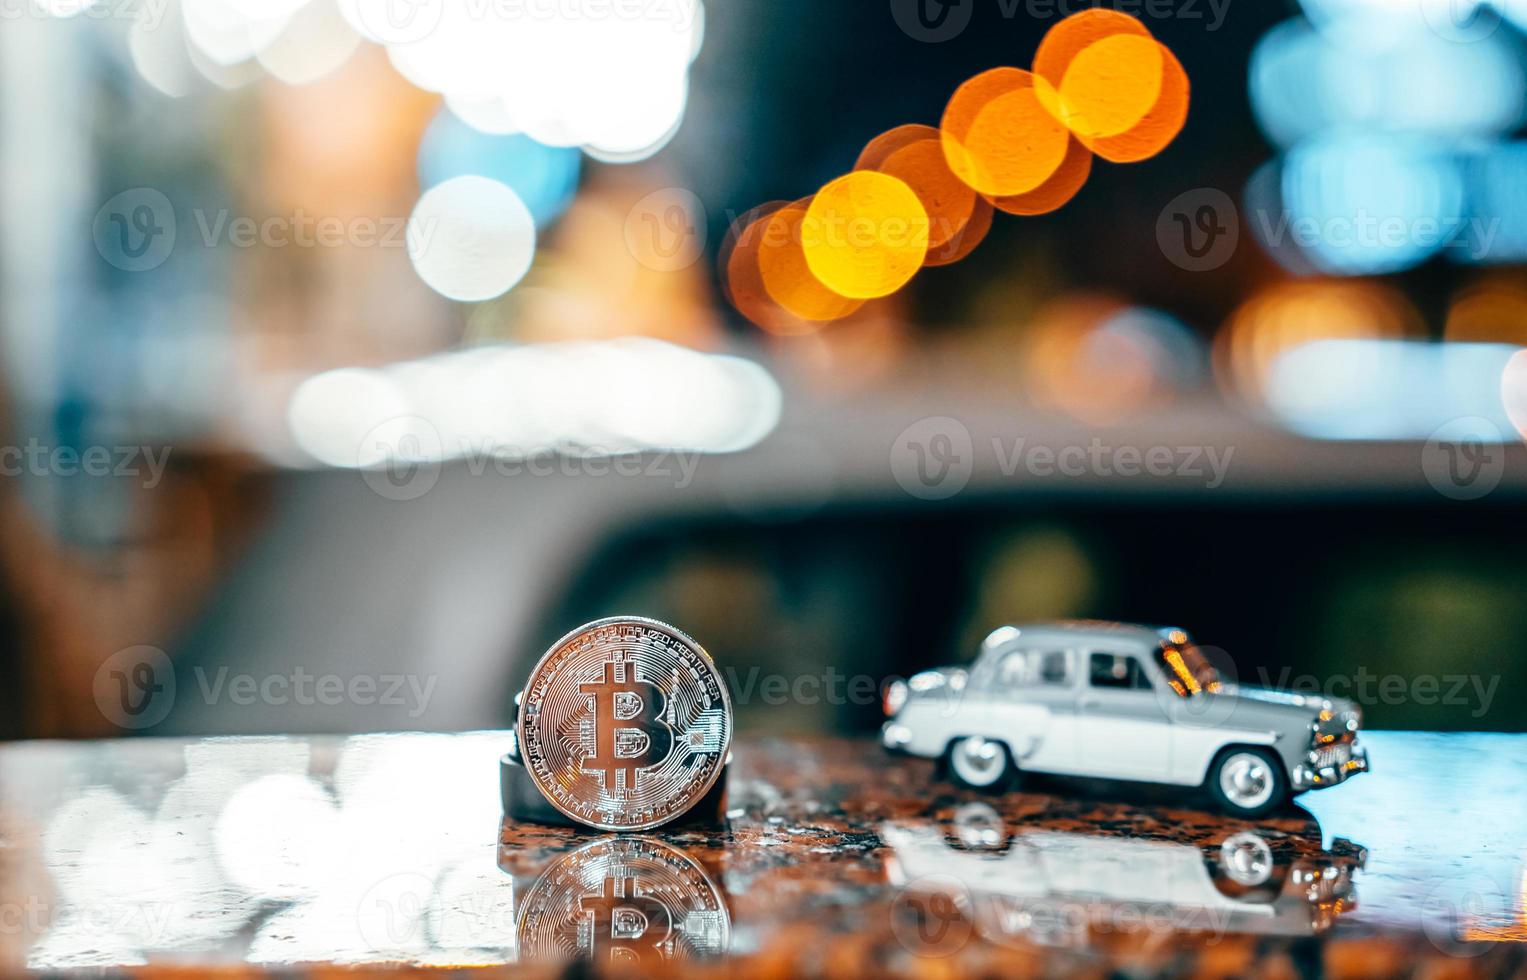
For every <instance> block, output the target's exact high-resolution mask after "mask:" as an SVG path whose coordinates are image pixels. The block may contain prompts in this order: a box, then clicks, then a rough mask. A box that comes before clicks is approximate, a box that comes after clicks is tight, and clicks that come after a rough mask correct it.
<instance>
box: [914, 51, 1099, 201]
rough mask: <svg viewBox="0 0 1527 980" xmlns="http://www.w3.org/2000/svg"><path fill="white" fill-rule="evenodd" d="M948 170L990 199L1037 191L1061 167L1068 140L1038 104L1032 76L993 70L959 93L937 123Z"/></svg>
mask: <svg viewBox="0 0 1527 980" xmlns="http://www.w3.org/2000/svg"><path fill="white" fill-rule="evenodd" d="M939 129H940V131H941V133H942V137H943V146H944V155H945V157H946V158H947V159H948V162H949V168H950V169H951V170H952V171H954V173H956V174H958V175H959V178H960V179H961V180H963V181H964V182H965V183H966V184H969V185H970V186H971V187H973V188H975V189H976V190H977V191H980V192H981V193H982V194H987V195H991V196H998V197H1000V196H1005V195H1009V194H1022V193H1025V192H1028V191H1031V190H1033V189H1034V188H1036V187H1038V186H1040V185H1041V184H1043V183H1044V182H1045V181H1046V180H1048V179H1049V178H1050V176H1051V175H1052V174H1054V173H1055V171H1056V170H1058V169H1059V168H1060V165H1061V162H1062V161H1063V160H1064V159H1065V157H1066V146H1067V142H1068V140H1069V139H1070V135H1069V134H1068V133H1067V131H1066V128H1065V126H1063V125H1061V123H1060V122H1059V121H1058V120H1057V119H1056V118H1055V117H1054V116H1053V115H1052V114H1051V113H1050V112H1049V110H1047V109H1046V108H1045V107H1044V106H1043V105H1041V104H1040V100H1039V97H1038V95H1037V94H1036V93H1035V91H1034V76H1033V75H1031V74H1029V73H1028V72H1026V71H1023V70H1022V69H1019V68H993V69H992V70H990V71H986V72H982V73H981V74H979V75H977V76H976V77H975V78H972V79H970V80H969V81H967V82H965V84H963V85H961V86H960V87H959V88H958V89H956V90H955V93H954V95H953V96H952V97H951V98H950V100H949V104H948V105H947V106H946V107H945V109H944V116H943V119H942V121H941V122H940V124H939Z"/></svg>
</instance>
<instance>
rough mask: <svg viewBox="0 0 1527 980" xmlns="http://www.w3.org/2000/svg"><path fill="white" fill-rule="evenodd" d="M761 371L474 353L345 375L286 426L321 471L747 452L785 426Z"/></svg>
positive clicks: (710, 361) (491, 349)
mask: <svg viewBox="0 0 1527 980" xmlns="http://www.w3.org/2000/svg"><path fill="white" fill-rule="evenodd" d="M782 407H783V395H782V393H781V391H780V389H779V385H778V384H777V383H776V382H775V380H774V378H773V377H772V376H771V375H770V374H769V373H768V372H767V371H766V370H764V369H763V368H762V367H761V366H759V365H758V364H756V363H754V362H752V361H748V360H745V359H742V358H737V357H731V356H726V355H716V354H703V353H700V352H698V351H693V350H690V349H688V348H684V347H679V346H677V345H674V344H668V343H663V342H661V341H656V340H649V339H646V338H624V339H621V340H615V341H603V342H594V343H590V342H580V343H565V344H536V345H528V346H510V345H489V346H481V347H473V348H467V349H465V350H459V351H454V352H450V353H446V354H439V355H435V356H433V357H429V358H425V359H422V360H418V361H408V362H403V363H399V364H394V365H390V366H388V367H386V368H383V369H379V370H377V369H359V368H342V369H339V370H335V371H328V372H324V373H321V374H318V375H315V376H313V377H311V378H308V379H307V380H305V381H303V382H302V384H300V385H299V386H298V387H297V389H296V390H295V391H294V393H293V395H292V397H291V400H290V402H289V404H288V408H287V424H288V428H289V430H290V433H291V436H292V438H293V440H294V441H295V443H296V444H297V446H298V448H300V449H301V450H302V451H303V452H304V453H306V454H307V455H308V456H310V457H311V458H312V459H314V460H316V461H318V462H320V463H322V464H324V465H327V466H333V467H341V468H346V469H355V468H362V469H365V468H375V467H380V466H383V465H386V464H388V463H389V462H391V461H392V460H393V456H392V454H393V453H394V452H396V451H398V450H400V449H406V450H407V452H408V453H409V459H410V461H411V462H415V463H428V462H441V461H446V460H452V459H462V458H472V457H474V456H475V457H485V456H495V457H514V458H519V457H524V456H529V455H533V454H538V453H545V452H569V451H574V450H576V451H580V452H587V453H588V454H592V455H608V454H613V453H625V452H638V451H641V450H645V449H660V448H661V449H686V450H692V451H695V452H706V453H731V452H741V451H742V450H745V449H747V448H749V447H751V446H753V445H756V444H757V443H758V442H759V441H760V440H762V439H763V438H765V437H766V436H767V435H769V433H771V432H773V431H774V429H775V427H776V426H777V425H778V424H779V419H780V413H781V411H782Z"/></svg>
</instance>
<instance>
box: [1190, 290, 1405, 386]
mask: <svg viewBox="0 0 1527 980" xmlns="http://www.w3.org/2000/svg"><path fill="white" fill-rule="evenodd" d="M1423 333H1424V326H1423V324H1422V321H1421V315H1420V314H1419V313H1418V312H1417V311H1416V309H1415V307H1414V306H1412V305H1411V304H1410V301H1409V300H1407V299H1406V298H1405V296H1404V295H1403V294H1401V293H1400V292H1398V291H1397V290H1395V289H1392V288H1390V287H1388V286H1381V285H1378V284H1376V283H1372V282H1362V281H1357V280H1334V279H1333V280H1327V279H1307V280H1298V281H1292V282H1283V283H1278V284H1276V285H1274V286H1271V287H1268V288H1266V289H1264V290H1262V291H1261V292H1259V293H1257V294H1256V295H1254V296H1252V297H1251V299H1249V300H1247V301H1246V302H1245V303H1243V304H1242V305H1241V306H1240V308H1239V309H1237V310H1236V311H1235V312H1234V313H1233V314H1231V317H1230V320H1229V322H1227V323H1226V324H1225V326H1224V328H1223V329H1221V330H1220V332H1219V333H1218V334H1217V335H1216V336H1215V338H1214V373H1215V379H1216V380H1217V381H1218V382H1219V384H1220V388H1221V390H1223V391H1225V392H1226V393H1227V394H1231V395H1239V396H1240V397H1242V398H1244V399H1246V400H1247V401H1250V402H1253V403H1255V402H1259V401H1260V400H1261V397H1262V390H1263V384H1264V383H1265V381H1266V379H1267V376H1268V373H1269V372H1270V371H1271V370H1272V366H1273V362H1274V361H1276V360H1277V359H1278V357H1279V355H1281V354H1283V353H1284V352H1285V351H1290V350H1293V349H1294V348H1296V347H1300V346H1303V345H1304V344H1309V343H1313V342H1315V341H1317V340H1389V339H1402V338H1407V337H1418V336H1421V335H1422V334H1423Z"/></svg>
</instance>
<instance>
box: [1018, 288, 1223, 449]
mask: <svg viewBox="0 0 1527 980" xmlns="http://www.w3.org/2000/svg"><path fill="white" fill-rule="evenodd" d="M1021 363H1022V375H1023V380H1024V388H1025V390H1026V391H1027V392H1028V394H1029V397H1030V398H1031V400H1032V401H1033V402H1034V404H1035V405H1038V406H1039V407H1041V408H1047V409H1050V410H1053V411H1060V412H1064V413H1065V414H1067V415H1070V416H1072V417H1073V418H1076V419H1079V420H1082V421H1084V422H1087V423H1088V424H1091V425H1113V424H1117V423H1119V422H1121V421H1123V420H1124V419H1127V418H1133V417H1135V416H1137V415H1138V414H1139V413H1141V412H1143V411H1146V410H1149V409H1152V408H1156V407H1160V406H1162V405H1165V404H1167V403H1169V402H1170V401H1172V400H1173V399H1174V398H1176V397H1177V396H1178V395H1180V394H1181V393H1183V392H1186V391H1191V390H1192V389H1194V388H1196V387H1197V386H1198V385H1199V384H1200V383H1201V381H1202V378H1203V374H1204V366H1205V363H1206V355H1205V353H1204V351H1203V349H1202V343H1201V342H1200V341H1199V340H1198V338H1197V337H1196V336H1195V335H1194V334H1193V332H1192V331H1190V330H1189V329H1188V328H1187V327H1186V326H1184V325H1183V324H1182V323H1180V322H1179V321H1177V320H1176V319H1174V318H1173V317H1171V316H1170V315H1168V314H1166V313H1163V312H1162V311H1160V310H1154V309H1149V308H1145V307H1136V306H1128V305H1125V304H1123V303H1121V302H1120V301H1118V300H1116V299H1114V298H1112V297H1109V296H1103V295H1098V294H1094V293H1071V294H1066V295H1063V296H1061V297H1059V298H1057V299H1054V300H1052V301H1050V302H1049V303H1047V304H1045V305H1044V306H1042V307H1041V308H1040V309H1039V310H1038V311H1037V312H1036V314H1035V315H1034V318H1033V321H1032V323H1031V324H1030V326H1029V329H1028V331H1027V333H1026V335H1025V338H1024V343H1023V347H1022V353H1021Z"/></svg>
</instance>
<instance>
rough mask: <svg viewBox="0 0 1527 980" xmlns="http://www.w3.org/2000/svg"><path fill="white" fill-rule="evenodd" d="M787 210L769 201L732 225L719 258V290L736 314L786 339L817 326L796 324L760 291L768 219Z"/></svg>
mask: <svg viewBox="0 0 1527 980" xmlns="http://www.w3.org/2000/svg"><path fill="white" fill-rule="evenodd" d="M788 206H789V202H787V201H773V202H770V203H768V204H761V205H759V206H758V207H756V208H753V209H752V210H750V211H747V212H746V213H744V214H743V215H742V216H741V217H739V218H738V219H737V220H736V221H734V222H732V227H731V228H730V229H729V230H728V231H727V234H726V238H725V240H723V241H722V243H721V250H720V256H719V262H720V267H721V268H720V271H721V289H722V292H723V293H725V295H726V298H727V300H728V301H729V302H730V303H731V304H732V306H733V307H734V308H736V310H737V312H738V313H741V314H742V315H743V316H745V317H747V318H748V320H749V321H750V322H752V323H753V324H754V325H755V326H758V327H761V328H762V329H764V330H767V331H768V332H770V333H774V334H781V335H787V336H788V335H791V334H802V333H810V332H811V331H813V330H815V329H817V326H818V325H817V324H811V323H808V322H806V321H802V320H799V319H798V318H796V317H794V316H791V315H790V314H789V313H787V312H786V311H785V310H784V309H782V308H780V306H779V305H778V304H777V303H775V302H774V300H773V299H772V298H770V296H769V291H768V290H767V289H765V288H764V281H763V273H762V272H761V271H760V270H759V265H758V253H759V250H760V249H761V248H762V246H763V240H764V233H765V231H766V230H767V228H768V227H769V219H771V218H772V217H773V216H774V215H775V214H776V213H777V212H778V211H779V210H780V209H781V208H784V207H788Z"/></svg>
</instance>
